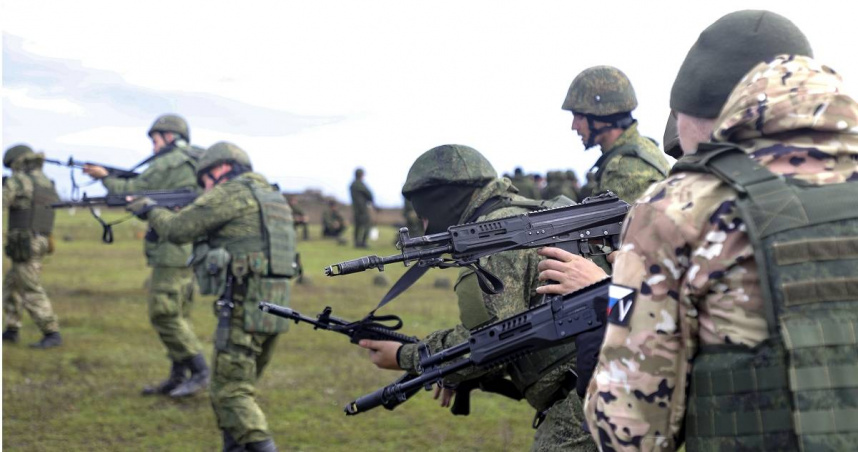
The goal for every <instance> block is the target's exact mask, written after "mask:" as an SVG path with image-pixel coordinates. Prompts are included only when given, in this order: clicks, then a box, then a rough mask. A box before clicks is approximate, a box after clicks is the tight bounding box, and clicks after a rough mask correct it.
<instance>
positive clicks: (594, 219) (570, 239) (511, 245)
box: [325, 192, 629, 293]
mask: <svg viewBox="0 0 858 452" xmlns="http://www.w3.org/2000/svg"><path fill="white" fill-rule="evenodd" d="M628 210H629V205H628V204H627V203H626V202H625V201H623V200H621V199H619V198H618V197H617V196H616V195H614V194H613V193H611V192H607V193H604V194H602V195H599V196H597V197H591V198H587V199H585V200H584V201H583V202H582V203H581V204H576V205H571V206H564V207H558V208H553V209H545V210H539V211H535V212H529V213H523V214H521V215H516V216H512V217H506V218H498V219H494V220H486V221H479V222H475V223H467V224H461V225H457V226H451V227H449V228H448V229H447V232H441V233H437V234H431V235H424V236H420V237H411V236H409V235H408V228H402V229H400V230H399V243H398V244H397V247H398V248H399V249H400V250H401V253H400V254H395V255H392V256H387V257H378V256H364V257H361V258H358V259H354V260H350V261H346V262H341V263H338V264H334V265H331V266H329V267H327V268H326V269H325V274H326V275H328V276H339V275H347V274H350V273H357V272H362V271H366V270H369V269H372V268H377V269H378V270H379V271H384V266H385V265H386V264H392V263H396V262H403V263H404V264H405V265H406V266H408V265H409V264H412V263H416V264H417V265H418V266H423V267H440V268H447V267H464V266H472V267H474V269H475V271H476V272H477V275H478V277H479V280H480V287H481V288H482V289H483V291H484V292H486V293H499V292H500V291H502V290H503V284H502V283H501V281H500V280H499V279H498V278H496V277H495V276H494V275H491V274H489V273H488V272H487V271H485V270H483V269H482V268H481V267H480V266H479V259H480V258H482V257H486V256H490V255H492V254H496V253H499V252H502V251H510V250H520V249H527V248H539V247H543V246H556V247H559V248H563V249H564V250H566V251H569V252H571V253H574V254H577V255H580V256H582V257H591V256H595V255H600V254H606V253H608V252H610V251H613V250H616V249H617V248H618V246H619V237H620V230H621V227H622V223H623V219H624V218H625V216H626V213H627V212H628ZM445 255H449V257H448V258H445V257H443V256H445Z"/></svg>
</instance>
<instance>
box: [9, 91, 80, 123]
mask: <svg viewBox="0 0 858 452" xmlns="http://www.w3.org/2000/svg"><path fill="white" fill-rule="evenodd" d="M2 93H3V101H4V102H9V104H11V105H13V106H16V107H21V108H28V109H32V110H41V111H48V112H51V113H60V114H68V115H74V116H80V115H82V114H83V113H84V108H83V107H82V106H81V105H78V104H76V103H74V102H71V101H69V100H67V99H57V98H50V97H49V98H45V97H38V96H34V95H31V94H30V90H28V89H26V88H19V89H10V88H6V87H4V88H2Z"/></svg>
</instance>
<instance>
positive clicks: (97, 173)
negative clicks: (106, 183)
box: [83, 165, 107, 179]
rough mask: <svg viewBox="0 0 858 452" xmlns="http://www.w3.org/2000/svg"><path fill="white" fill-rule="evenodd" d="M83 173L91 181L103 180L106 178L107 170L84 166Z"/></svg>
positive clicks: (99, 167)
mask: <svg viewBox="0 0 858 452" xmlns="http://www.w3.org/2000/svg"><path fill="white" fill-rule="evenodd" d="M83 172H84V174H86V175H88V176H89V177H91V178H93V179H104V178H105V177H107V170H106V169H104V167H103V166H98V165H84V166H83Z"/></svg>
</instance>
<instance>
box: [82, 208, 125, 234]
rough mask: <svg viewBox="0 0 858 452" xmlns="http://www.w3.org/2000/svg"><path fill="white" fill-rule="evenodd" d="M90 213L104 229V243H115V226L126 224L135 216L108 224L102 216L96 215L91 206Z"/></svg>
mask: <svg viewBox="0 0 858 452" xmlns="http://www.w3.org/2000/svg"><path fill="white" fill-rule="evenodd" d="M89 212H90V213H91V214H92V217H93V218H95V219H96V221H98V222H99V223H100V224H101V227H102V228H103V229H104V230H103V232H102V234H101V241H102V242H104V243H113V226H114V225H117V224H119V223H124V222H126V221H128V220H130V219H131V218H133V217H134V214H130V215H128V216H127V217H125V218H122V219H119V220H116V221H114V222H111V223H108V222H106V221H104V220H103V219H102V218H101V217H100V216H98V214H97V213H95V208H94V207H92V206H89Z"/></svg>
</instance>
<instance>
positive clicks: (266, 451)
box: [244, 438, 277, 452]
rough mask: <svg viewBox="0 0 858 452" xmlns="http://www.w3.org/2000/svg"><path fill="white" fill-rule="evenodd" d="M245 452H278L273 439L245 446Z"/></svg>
mask: <svg viewBox="0 0 858 452" xmlns="http://www.w3.org/2000/svg"><path fill="white" fill-rule="evenodd" d="M244 450H246V451H247V452H277V446H275V445H274V440H273V439H271V438H268V439H266V440H265V441H256V442H254V443H247V444H245V445H244Z"/></svg>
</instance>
